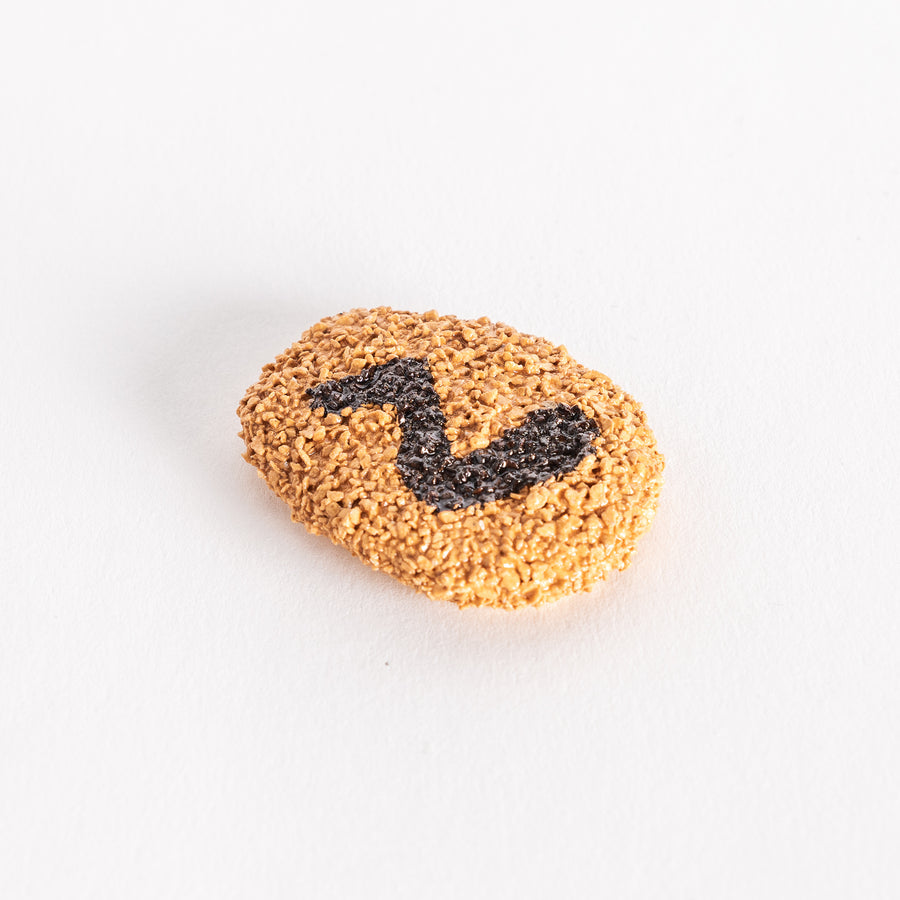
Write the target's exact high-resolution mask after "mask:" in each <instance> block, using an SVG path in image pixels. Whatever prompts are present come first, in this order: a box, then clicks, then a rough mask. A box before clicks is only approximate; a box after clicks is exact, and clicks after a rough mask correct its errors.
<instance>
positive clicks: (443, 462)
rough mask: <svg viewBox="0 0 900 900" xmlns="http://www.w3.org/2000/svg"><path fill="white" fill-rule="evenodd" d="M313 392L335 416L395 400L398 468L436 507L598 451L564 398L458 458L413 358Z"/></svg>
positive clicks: (503, 492) (471, 501) (519, 484)
mask: <svg viewBox="0 0 900 900" xmlns="http://www.w3.org/2000/svg"><path fill="white" fill-rule="evenodd" d="M308 393H309V398H310V401H311V402H312V406H313V408H314V409H316V408H318V407H324V409H325V412H326V413H336V414H338V415H340V413H341V410H344V409H346V408H347V407H350V409H359V407H361V406H382V405H384V404H385V403H392V404H394V407H395V408H396V416H397V423H398V424H399V425H400V431H401V440H400V449H399V450H398V452H397V468H398V469H399V470H400V474H401V476H402V478H403V482H404V484H405V485H406V486H407V487H408V488H409V489H410V490H411V491H412V492H413V494H415V496H416V498H417V499H419V500H422V501H423V502H425V503H427V504H429V505H430V506H434V507H436V508H437V509H439V510H444V509H462V508H464V507H467V506H474V505H475V504H476V503H489V502H490V501H491V500H502V499H504V498H505V497H508V496H509V495H510V494H514V493H516V492H517V491H521V490H523V489H524V488H527V487H531V486H532V485H535V484H540V483H541V482H542V481H548V480H549V479H551V478H558V477H559V476H561V475H565V474H566V473H567V472H571V471H572V470H573V469H574V468H575V467H576V466H577V465H578V463H580V462H581V461H582V460H583V459H584V458H585V457H586V456H587V455H588V454H589V453H591V452H593V450H592V447H591V442H592V441H593V440H594V438H595V437H597V435H598V434H600V429H599V428H598V427H597V424H596V423H595V422H593V421H592V420H591V419H589V418H588V417H587V416H586V415H585V414H584V413H583V412H582V411H581V410H580V409H579V408H578V407H577V406H566V405H565V404H562V403H560V404H557V405H556V406H552V407H548V408H546V409H536V410H534V411H533V412H530V413H528V415H527V416H526V417H525V421H524V422H523V423H522V424H521V425H519V427H518V428H511V429H509V430H508V431H506V432H504V433H503V434H502V435H501V436H500V437H498V438H496V439H495V440H493V441H491V443H490V445H489V446H487V447H486V448H485V449H483V450H473V451H472V452H471V453H467V454H466V455H465V456H462V457H460V456H454V455H453V454H452V453H451V452H450V441H449V440H448V439H447V435H446V433H445V431H444V428H445V425H446V419H445V417H444V413H443V411H442V410H441V402H440V398H439V397H438V394H437V391H435V389H434V379H433V378H432V377H431V372H430V370H429V368H428V365H427V364H426V363H425V362H424V361H423V360H420V359H414V358H412V357H402V358H398V359H392V360H390V361H389V362H386V363H382V364H381V365H375V366H369V367H367V368H366V369H363V371H362V372H361V373H360V374H359V375H349V376H347V377H346V378H335V379H332V380H331V381H323V382H322V383H321V384H318V385H316V386H315V387H314V388H312V389H311V390H310V391H309V392H308Z"/></svg>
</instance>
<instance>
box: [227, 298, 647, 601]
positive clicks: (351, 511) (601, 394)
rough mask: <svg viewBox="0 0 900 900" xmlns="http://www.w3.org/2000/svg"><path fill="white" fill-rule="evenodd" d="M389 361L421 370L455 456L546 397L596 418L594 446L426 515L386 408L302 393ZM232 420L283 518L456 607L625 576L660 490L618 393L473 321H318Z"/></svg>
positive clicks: (369, 315)
mask: <svg viewBox="0 0 900 900" xmlns="http://www.w3.org/2000/svg"><path fill="white" fill-rule="evenodd" d="M397 357H416V358H419V359H424V360H426V361H427V363H428V365H429V368H430V370H431V373H432V376H433V378H434V387H435V389H436V391H437V393H438V395H439V397H440V400H441V407H442V409H443V411H444V413H445V415H446V420H447V425H446V433H447V436H448V438H449V439H450V441H451V443H452V451H453V453H454V454H456V455H458V456H460V455H463V454H466V453H469V452H470V451H472V450H475V449H478V448H484V447H487V446H488V444H489V443H490V442H491V441H492V440H494V439H495V438H497V437H499V436H500V435H501V434H502V433H503V432H505V431H507V430H508V429H511V428H516V427H518V426H519V425H521V424H522V422H523V421H524V419H525V417H526V415H527V414H528V413H529V412H531V411H532V410H535V409H538V408H541V407H546V406H548V405H550V404H559V403H563V404H568V405H573V406H578V407H579V408H580V409H581V410H582V411H583V412H584V414H585V415H586V416H587V417H588V418H589V419H591V420H593V421H594V422H596V424H597V426H598V427H599V429H600V436H599V437H598V438H597V439H596V440H595V441H594V450H595V453H594V454H591V455H589V456H588V457H587V458H585V459H583V460H582V461H581V463H579V464H578V466H577V467H576V468H575V469H574V470H573V471H571V472H569V473H568V474H566V475H563V476H562V477H560V478H558V479H555V480H552V481H549V482H547V483H544V484H542V485H536V486H534V487H531V488H527V489H525V490H523V491H520V492H518V493H516V494H513V495H511V496H509V497H507V498H505V499H503V500H495V501H492V502H489V503H485V504H483V505H475V506H469V507H468V508H465V509H457V510H444V511H442V512H437V511H435V510H434V508H433V507H430V506H428V505H426V504H425V503H424V502H422V501H420V500H417V499H416V497H415V496H414V495H413V493H412V492H411V491H410V490H409V489H408V488H407V487H406V485H405V484H404V482H403V480H402V478H401V475H400V473H399V471H398V469H397V466H396V465H395V462H394V461H395V459H396V456H397V450H398V447H399V445H400V437H401V431H400V425H399V424H398V423H397V421H396V417H395V416H394V415H393V414H392V412H391V409H390V408H389V407H384V408H380V409H379V408H373V407H361V408H359V409H357V410H355V411H352V412H349V411H348V410H345V411H344V415H337V414H326V413H325V411H324V409H322V408H321V407H320V408H319V409H313V408H312V406H311V404H310V401H309V399H308V398H307V395H306V392H307V390H309V389H310V388H312V387H314V386H315V385H317V384H319V383H321V382H323V381H327V380H329V379H335V378H342V377H344V376H347V375H355V374H358V373H359V372H360V371H362V370H363V369H364V368H365V367H367V366H371V365H375V364H380V363H385V362H387V361H389V360H391V359H395V358H397ZM238 416H239V417H240V419H241V424H242V426H243V428H242V432H241V435H242V437H243V438H244V440H245V442H246V444H247V452H246V454H245V457H244V458H245V459H246V460H247V461H248V462H250V463H252V464H253V465H254V466H255V467H256V468H257V469H258V470H259V474H260V476H261V477H263V478H265V480H266V482H267V483H268V485H269V486H270V487H271V488H272V490H274V491H275V493H277V494H278V495H279V496H280V497H281V498H282V499H283V500H284V501H285V502H286V503H287V504H288V505H289V506H290V507H291V517H292V518H293V519H294V520H295V521H298V522H302V523H303V524H304V525H305V526H306V528H307V529H308V530H309V531H310V532H312V533H314V534H319V533H324V534H327V535H328V536H329V537H330V538H331V539H332V541H334V542H335V543H336V544H341V545H342V546H344V547H346V548H347V549H348V550H350V551H351V552H352V553H354V554H355V555H356V556H358V557H359V558H360V559H362V560H363V561H364V562H367V563H368V564H369V565H371V566H373V567H375V568H376V569H380V570H382V571H385V572H388V573H389V574H391V575H393V576H394V577H396V578H398V579H399V580H400V581H402V582H404V583H406V584H409V585H411V586H413V587H415V588H418V589H419V590H422V591H424V592H425V593H426V594H427V595H428V596H429V597H431V598H433V599H446V600H452V601H454V602H456V603H458V604H459V605H460V606H467V605H470V604H474V605H478V606H481V605H488V606H498V607H506V608H515V607H520V606H525V605H534V604H537V603H541V602H543V601H547V600H555V599H557V598H558V597H560V596H562V595H564V594H567V593H570V592H573V591H582V590H587V589H589V588H590V587H591V585H592V584H594V582H596V581H597V580H598V579H601V578H604V577H605V576H606V575H607V574H608V573H609V572H610V571H612V570H614V569H623V568H625V566H626V565H627V564H628V562H629V560H630V557H631V554H632V552H633V550H634V545H635V541H636V540H637V538H638V537H639V536H640V535H641V534H642V533H643V532H644V531H645V530H646V529H647V527H648V526H649V525H650V522H651V520H652V518H653V515H654V513H655V511H656V506H657V500H658V496H659V490H660V486H661V484H662V470H663V457H662V455H661V454H660V453H659V451H658V450H657V449H656V441H655V439H654V437H653V434H652V432H651V431H650V429H649V428H648V427H647V425H646V421H645V417H644V413H643V411H642V410H641V408H640V406H639V405H638V404H637V403H636V402H635V401H634V400H633V399H632V398H631V397H629V396H628V395H627V394H625V393H624V392H623V391H621V390H620V389H619V388H617V387H616V386H615V385H614V384H613V383H612V382H611V381H610V380H609V379H608V378H607V377H606V376H605V375H601V374H600V373H599V372H595V371H591V370H588V369H586V368H585V367H584V366H581V365H579V364H578V363H577V362H575V361H574V360H573V359H572V358H571V357H570V356H569V355H568V353H567V352H566V350H565V348H564V347H557V346H554V345H553V344H551V343H550V342H549V341H546V340H544V339H543V338H538V337H533V336H531V335H526V334H520V333H519V332H517V331H515V329H513V328H510V327H509V326H507V325H503V324H501V323H491V322H490V321H489V320H488V319H486V318H482V319H478V320H477V321H462V320H460V319H457V318H455V317H454V316H439V315H438V314H437V313H435V312H433V311H432V312H428V313H425V314H424V315H421V314H417V313H410V312H397V311H395V310H392V309H389V308H387V307H380V308H378V309H372V310H368V309H356V310H352V311H351V312H348V313H344V314H342V315H337V316H331V317H329V318H327V319H323V320H322V321H321V322H318V323H316V324H315V325H313V326H312V328H310V329H309V330H308V331H307V332H306V333H305V334H304V335H303V336H302V337H301V339H300V340H299V341H298V342H297V343H295V344H293V345H292V346H291V347H290V348H288V349H287V350H286V351H285V352H284V353H283V354H282V355H281V356H279V357H278V358H277V359H276V360H275V362H274V363H273V364H269V365H267V366H266V367H265V368H264V369H263V372H262V377H261V378H260V380H259V382H257V384H255V385H253V387H251V388H250V389H249V390H248V391H247V393H246V395H245V396H244V399H243V400H242V401H241V404H240V406H239V407H238Z"/></svg>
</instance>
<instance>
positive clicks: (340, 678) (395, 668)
mask: <svg viewBox="0 0 900 900" xmlns="http://www.w3.org/2000/svg"><path fill="white" fill-rule="evenodd" d="M898 48H900V7H898V5H897V3H896V0H886V2H881V3H879V2H860V0H848V2H821V0H817V2H807V3H803V2H797V3H790V2H785V0H778V2H760V0H754V2H746V3H734V2H725V3H722V2H709V3H703V2H686V3H679V4H676V3H581V4H563V3H552V4H551V3H547V4H538V3H528V2H524V3H523V2H518V3H509V4H503V3H496V2H494V3H491V2H472V3H468V2H463V0H455V2H448V3H415V2H408V3H392V2H382V3H362V2H345V3H339V2H324V0H323V2H318V3H309V2H289V3H283V4H277V5H276V4H265V3H255V2H246V3H237V2H215V3H213V2H210V0H206V2H204V0H176V2H165V0H163V2H160V0H156V2H152V3H150V2H145V3H138V4H130V3H112V2H110V3H103V2H98V0H83V2H78V3H62V2H56V3H40V2H30V3H20V4H18V5H17V6H16V7H15V8H14V7H13V6H12V5H10V6H9V7H8V8H7V9H6V12H5V13H4V15H3V24H2V27H0V102H2V107H0V113H2V118H0V128H2V132H3V133H2V143H0V191H2V194H0V299H2V322H3V325H2V338H0V341H2V347H0V351H2V358H0V365H2V387H3V396H2V404H0V422H2V449H0V462H2V468H0V478H2V485H0V487H2V495H0V496H2V506H0V517H2V525H3V532H2V538H3V543H2V562H0V566H2V572H0V578H2V581H0V584H2V592H3V593H2V607H0V615H2V618H0V763H2V765H0V896H3V897H4V898H29V897H40V898H44V897H48V898H60V897H65V898H82V897H84V898H88V897H90V898H96V897H114V898H120V897H128V898H154V900H157V898H168V897H173V898H182V897H184V898H212V897H214V898H238V897H240V898H244V897H248V898H249V897H252V898H270V897H279V898H280V897H300V896H305V897H316V898H318V897H342V898H343V897H386V898H406V897H410V898H420V897H435V898H443V897H491V898H505V897H510V898H517V900H518V898H528V897H536V898H543V897H593V896H596V897H601V896H602V897H615V898H620V897H621V898H630V897H639V898H643V897H654V898H655V897H659V898H667V900H668V898H682V897H684V898H696V897H716V898H718V897H747V898H758V897H787V898H806V897H810V898H820V897H835V898H837V897H840V898H846V897H865V898H881V897H891V896H893V897H896V896H897V895H898V891H900V863H898V859H897V850H896V848H897V845H898V838H900V788H898V758H900V727H898V711H900V666H898V662H897V656H898V642H900V616H898V596H897V594H898V586H897V585H898V575H900V570H898V555H900V553H898V548H897V538H898V534H900V521H898V501H900V491H898V480H897V466H898V463H897V443H898V440H900V429H898V425H897V414H898V404H900V389H898V388H900V378H898V371H897V362H896V358H895V357H896V353H897V345H898V335H900V315H898V312H897V302H898V297H900V253H898V248H900V66H898ZM379 304H388V305H392V306H395V307H397V308H400V309H414V310H420V311H424V310H426V309H429V308H432V307H434V308H437V309H438V310H440V311H441V312H449V313H455V314H457V315H460V316H462V317H476V316H480V315H488V316H490V317H491V318H492V319H495V320H500V321H505V322H509V323H510V324H512V325H514V326H516V327H517V328H519V329H520V330H523V331H527V332H531V333H537V334H540V335H543V336H546V337H549V338H551V339H552V340H554V341H556V342H558V343H563V344H565V345H566V346H567V347H568V348H569V350H570V352H571V353H572V354H573V355H574V356H575V358H576V359H578V360H579V361H581V362H583V363H585V364H586V365H588V366H591V367H595V368H598V369H600V370H601V371H604V372H606V373H607V374H608V375H610V376H611V377H612V378H613V379H614V380H615V381H617V382H618V383H619V384H621V385H622V386H623V387H625V388H626V389H627V390H628V391H630V392H632V393H633V394H634V395H635V396H636V397H637V398H638V399H639V400H641V401H642V403H643V404H644V407H645V409H646V411H647V413H648V416H649V420H650V423H651V425H652V427H653V428H654V430H655V432H656V434H657V437H658V440H659V444H660V447H661V449H662V450H663V452H664V453H665V454H666V458H667V470H666V476H667V482H666V486H665V488H664V492H663V496H662V504H661V507H660V512H659V515H658V517H657V520H656V523H655V525H654V527H653V529H652V530H651V532H650V533H649V534H648V535H647V536H646V537H645V538H644V540H643V541H642V543H641V545H640V546H639V550H638V553H637V555H636V558H635V562H634V564H633V565H632V567H631V568H630V569H629V570H627V571H626V572H625V573H623V574H621V575H619V576H617V577H615V578H613V579H611V580H610V581H609V582H608V583H607V584H605V585H604V586H602V587H601V588H600V589H598V590H596V591H594V592H593V593H592V594H589V595H582V596H577V597H573V598H571V599H567V600H564V601H561V602H560V603H558V604H556V605H553V606H549V607H546V608H541V609H538V610H529V611H524V612H518V613H514V614H513V613H503V612H496V611H486V610H465V611H460V610H458V609H456V608H455V607H454V606H453V605H451V604H447V603H431V602H429V601H428V600H426V599H424V598H423V597H422V596H421V595H418V594H415V593H413V592H412V591H410V590H408V589H406V588H404V587H401V586H398V585H396V584H395V583H394V582H392V581H391V580H390V579H389V578H388V577H386V576H384V575H380V574H378V573H375V572H372V571H370V570H368V569H367V568H365V567H364V566H363V565H361V564H358V563H357V562H356V561H355V560H353V559H352V558H350V557H349V556H348V555H347V554H346V553H344V552H343V551H340V550H338V549H337V548H335V547H333V546H332V545H331V544H330V543H329V542H328V541H327V539H325V538H315V537H311V536H309V535H307V534H306V532H305V531H304V530H303V529H302V528H301V527H300V526H297V525H293V524H291V522H290V521H289V516H288V512H287V509H286V507H284V505H283V504H281V503H280V501H278V500H277V499H276V498H275V497H274V495H272V494H270V493H268V492H267V490H266V489H265V486H264V484H263V483H262V482H261V481H260V480H259V479H258V478H257V477H256V475H255V473H254V471H253V470H252V469H251V468H250V467H249V466H247V465H246V464H245V463H244V462H243V461H242V460H241V458H240V454H241V452H242V443H241V442H240V441H239V439H238V438H237V437H236V431H237V429H238V420H237V418H236V416H235V414H234V410H235V408H236V406H237V403H238V401H239V399H240V398H241V396H242V394H243V392H244V390H245V388H246V387H247V386H248V385H250V384H251V383H252V382H253V381H255V380H256V378H257V376H258V373H259V370H260V368H261V367H262V365H263V364H264V363H266V362H268V361H269V360H271V359H273V358H274V356H275V355H276V354H277V353H278V352H280V351H281V350H282V349H283V348H284V347H286V346H287V345H289V344H290V343H291V342H292V341H294V340H295V339H297V338H298V337H299V336H300V334H301V333H302V331H303V330H304V329H305V328H306V327H308V326H309V325H310V324H312V323H313V322H315V321H316V320H318V319H319V318H321V317H322V316H325V315H328V314H331V313H334V312H338V311H342V310H345V309H347V308H350V307H354V306H374V305H379Z"/></svg>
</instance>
